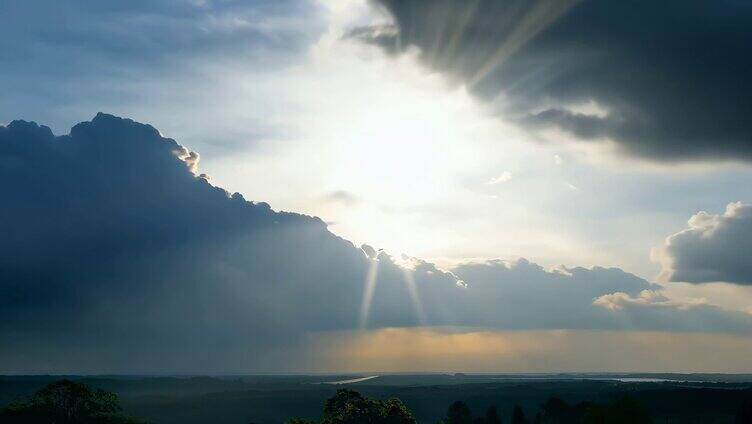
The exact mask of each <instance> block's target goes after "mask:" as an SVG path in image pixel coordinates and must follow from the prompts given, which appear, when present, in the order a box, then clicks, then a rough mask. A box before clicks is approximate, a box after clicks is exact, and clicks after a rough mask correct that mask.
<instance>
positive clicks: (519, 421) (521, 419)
mask: <svg viewBox="0 0 752 424" xmlns="http://www.w3.org/2000/svg"><path fill="white" fill-rule="evenodd" d="M512 424H528V420H527V418H525V413H524V412H523V411H522V408H521V407H520V405H514V410H512Z"/></svg>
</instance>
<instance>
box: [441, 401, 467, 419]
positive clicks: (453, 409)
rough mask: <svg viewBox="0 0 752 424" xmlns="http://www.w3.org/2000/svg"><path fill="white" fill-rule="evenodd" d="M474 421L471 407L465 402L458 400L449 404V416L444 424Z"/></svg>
mask: <svg viewBox="0 0 752 424" xmlns="http://www.w3.org/2000/svg"><path fill="white" fill-rule="evenodd" d="M472 422H473V419H472V414H471V413H470V408H468V407H467V405H465V402H462V401H459V400H458V401H456V402H454V403H452V404H451V405H449V409H447V416H446V419H445V420H444V424H471V423H472Z"/></svg>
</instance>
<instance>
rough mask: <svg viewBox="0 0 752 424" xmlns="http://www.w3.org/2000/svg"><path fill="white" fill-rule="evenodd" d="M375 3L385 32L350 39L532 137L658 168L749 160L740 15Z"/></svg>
mask: <svg viewBox="0 0 752 424" xmlns="http://www.w3.org/2000/svg"><path fill="white" fill-rule="evenodd" d="M376 3H378V4H380V5H382V6H384V7H385V8H386V9H387V10H388V12H390V14H391V15H392V17H393V20H394V25H393V27H391V28H385V27H383V26H380V27H376V28H374V29H373V33H371V34H369V33H368V28H358V29H356V30H354V31H353V33H352V36H353V37H354V38H358V39H361V40H364V41H366V42H371V43H375V44H378V45H380V46H382V47H384V48H385V49H387V50H388V51H390V52H392V53H394V54H399V53H401V52H404V51H407V50H409V49H414V48H418V49H419V50H420V52H421V58H422V60H423V61H424V62H425V63H426V64H427V65H428V66H430V67H432V68H433V69H436V70H439V71H441V72H444V73H446V74H447V75H449V76H451V77H453V78H454V79H455V80H457V81H459V82H461V83H463V84H466V85H467V86H468V87H469V89H470V90H471V91H472V92H473V93H474V94H475V95H476V96H478V97H479V98H482V99H484V100H487V101H489V102H495V103H496V104H498V105H499V108H500V113H502V114H503V115H504V116H505V117H506V118H508V119H513V120H516V121H517V122H518V123H519V124H521V125H523V126H525V127H527V128H529V129H531V130H533V131H537V130H538V129H543V128H548V127H554V128H558V129H560V130H563V131H566V132H568V133H571V134H573V135H574V136H575V137H577V138H578V139H580V140H583V141H586V140H593V141H603V140H610V141H613V142H615V143H616V146H617V147H618V148H619V149H621V151H623V152H625V153H627V154H630V155H636V156H640V157H645V158H649V159H651V160H658V161H667V162H671V161H684V160H718V159H735V160H745V161H749V160H751V159H752V147H751V146H752V143H750V141H751V139H750V134H752V126H751V125H752V124H750V122H752V121H750V120H749V119H748V117H749V115H750V112H752V97H750V96H748V95H740V93H750V92H752V82H750V80H749V78H747V75H748V73H749V70H750V66H752V59H750V58H749V55H746V54H744V52H745V51H746V46H747V45H748V44H749V43H750V41H752V26H750V25H749V14H750V12H751V11H752V9H751V7H752V6H750V5H749V4H748V3H745V2H738V1H732V0H725V1H720V2H714V3H713V4H712V5H711V6H710V7H708V5H707V4H706V3H704V2H699V1H690V2H686V1H681V2H680V1H668V2H661V3H659V4H657V3H655V2H649V1H640V2H636V3H619V4H611V3H608V2H598V1H592V0H583V1H566V2H546V1H535V2H528V1H522V0H519V1H517V0H514V1H505V2H499V1H494V0H478V1H472V2H468V1H463V0H440V1H434V2H422V1H418V0H376ZM636 25H639V27H640V30H639V31H635V26H636ZM667 28H670V30H667ZM587 105H596V106H597V111H593V110H585V109H587V108H583V106H587ZM591 109H592V108H591Z"/></svg>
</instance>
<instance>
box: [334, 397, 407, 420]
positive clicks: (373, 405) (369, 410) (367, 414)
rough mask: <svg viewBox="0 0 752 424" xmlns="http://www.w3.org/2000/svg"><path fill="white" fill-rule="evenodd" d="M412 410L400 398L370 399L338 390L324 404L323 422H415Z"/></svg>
mask: <svg viewBox="0 0 752 424" xmlns="http://www.w3.org/2000/svg"><path fill="white" fill-rule="evenodd" d="M415 423H416V421H415V418H413V416H412V414H411V413H410V411H409V410H408V409H407V407H405V405H404V404H403V403H402V401H400V400H399V399H396V398H392V399H388V400H386V401H380V400H375V399H369V398H367V397H365V396H363V395H361V394H360V393H358V392H356V391H353V390H349V389H340V390H337V394H336V395H334V397H332V398H330V399H328V400H327V401H326V403H325V404H324V413H323V415H322V417H321V424H415Z"/></svg>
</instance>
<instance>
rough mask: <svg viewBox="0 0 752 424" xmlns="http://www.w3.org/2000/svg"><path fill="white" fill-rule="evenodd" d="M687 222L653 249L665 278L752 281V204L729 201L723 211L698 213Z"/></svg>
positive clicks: (686, 280)
mask: <svg viewBox="0 0 752 424" xmlns="http://www.w3.org/2000/svg"><path fill="white" fill-rule="evenodd" d="M688 225H689V227H688V228H686V229H684V230H682V231H680V232H678V233H676V234H673V235H671V236H669V237H667V238H666V240H665V242H664V245H663V246H662V247H660V248H658V249H654V251H653V257H654V259H655V260H656V261H658V262H660V263H661V265H662V271H661V275H662V277H663V278H664V279H665V280H667V281H681V282H687V283H707V282H715V281H723V282H728V283H736V284H743V285H750V284H752V264H750V262H749V258H748V257H747V252H749V251H750V249H752V206H749V205H745V204H743V203H741V202H735V203H729V204H728V206H726V211H725V212H724V213H723V214H719V215H715V214H709V213H707V212H699V213H697V214H696V215H693V216H692V217H691V218H690V219H689V221H688Z"/></svg>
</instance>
